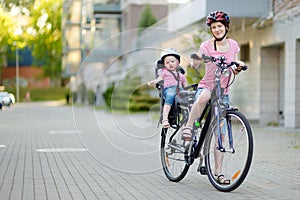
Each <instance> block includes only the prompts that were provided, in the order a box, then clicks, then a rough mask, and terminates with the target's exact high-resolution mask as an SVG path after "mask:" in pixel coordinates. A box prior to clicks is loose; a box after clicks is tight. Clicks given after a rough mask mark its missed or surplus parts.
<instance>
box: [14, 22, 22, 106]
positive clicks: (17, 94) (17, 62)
mask: <svg viewBox="0 0 300 200" xmlns="http://www.w3.org/2000/svg"><path fill="white" fill-rule="evenodd" d="M22 33H23V30H22V27H17V29H16V30H15V33H14V34H15V36H16V37H20V35H22ZM14 46H15V47H16V100H17V101H16V102H19V100H20V91H19V88H20V86H19V49H18V45H17V42H14Z"/></svg>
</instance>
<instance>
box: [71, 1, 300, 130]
mask: <svg viewBox="0 0 300 200" xmlns="http://www.w3.org/2000/svg"><path fill="white" fill-rule="evenodd" d="M87 1H88V0H86V2H87ZM74 2H75V1H74ZM80 2H81V3H82V1H80ZM91 2H92V5H93V6H92V10H93V13H92V16H91V18H93V19H94V21H93V20H92V19H91V22H90V25H88V24H87V25H83V24H82V23H81V29H80V31H79V33H80V34H81V37H79V38H81V39H80V40H81V43H80V44H81V46H80V48H81V60H84V57H85V56H84V55H85V54H88V55H89V56H88V58H86V59H85V62H84V63H86V66H83V67H80V69H79V70H78V71H79V72H80V71H85V72H86V73H81V74H82V75H81V76H79V77H80V78H79V79H82V80H83V82H85V83H87V84H86V85H88V84H90V86H89V87H91V88H94V89H95V88H99V86H100V87H103V88H105V87H106V85H105V84H103V82H101V84H99V74H98V75H97V76H94V78H91V77H92V75H86V74H94V75H95V74H97V73H100V74H102V75H100V76H101V77H105V78H106V79H107V80H108V79H110V81H112V80H114V78H112V77H113V75H116V74H118V73H119V72H120V71H122V70H124V69H126V68H127V69H129V68H130V66H139V68H138V70H141V69H142V68H143V67H142V66H146V65H147V67H145V68H147V69H148V64H149V63H150V62H152V64H153V63H154V61H155V58H157V57H158V56H159V52H160V50H161V49H163V48H166V47H170V46H172V47H174V48H176V49H177V50H178V51H179V52H180V53H181V54H182V58H183V59H182V62H181V65H182V66H187V65H188V63H189V55H190V53H191V52H193V51H197V50H198V48H199V47H197V46H193V45H192V44H193V36H194V35H195V34H199V31H200V32H201V33H203V35H202V37H203V39H205V38H207V37H210V36H209V35H207V34H205V33H207V32H209V31H208V28H207V26H206V25H205V18H206V16H207V15H208V14H209V13H210V12H212V11H215V10H223V11H225V12H227V13H228V14H229V15H230V16H231V24H230V32H229V36H230V37H231V38H233V39H235V40H236V41H238V43H239V45H240V47H241V52H240V57H241V60H244V61H245V63H246V64H247V65H248V66H249V68H248V70H247V71H246V72H243V73H240V75H239V76H237V77H236V83H235V84H233V85H232V87H231V104H232V105H236V106H238V107H239V109H240V110H241V111H242V112H243V113H245V115H246V116H247V117H248V118H249V119H251V120H255V121H259V122H260V123H261V124H263V125H266V124H279V125H282V126H285V127H292V128H299V127H300V59H299V58H300V32H299V25H300V15H299V11H300V0H293V1H292V0H252V1H248V0H242V1H241V0H226V1H219V0H191V1H188V3H185V4H182V5H180V6H176V5H175V6H174V5H172V6H171V7H170V6H169V4H168V5H167V11H166V10H164V9H166V7H164V6H166V4H165V3H167V2H163V3H161V2H162V1H157V2H159V3H157V5H156V6H160V7H159V8H158V7H156V8H155V9H154V10H155V11H156V12H157V13H155V15H157V16H159V18H161V20H160V21H159V22H158V23H157V24H155V25H154V26H152V27H151V28H148V29H147V30H145V31H143V32H142V33H140V34H137V32H136V30H135V28H136V27H137V25H136V23H137V18H138V16H135V15H136V13H138V10H139V12H141V9H138V8H139V7H142V6H144V5H146V4H147V3H149V2H156V1H142V0H140V1H139V0H135V1H133V0H121V1H108V0H107V1H106V0H98V1H96V0H95V1H92V0H91ZM95 2H98V4H102V5H103V4H110V3H111V2H113V3H114V2H117V4H119V6H120V7H119V8H120V12H117V13H105V9H104V10H102V11H101V13H95ZM154 4H155V3H154ZM162 4H163V5H162ZM82 5H83V4H82ZM84 5H87V3H86V4H84ZM152 6H153V5H152ZM102 8H104V7H102ZM106 9H112V8H111V7H110V8H107V7H106ZM81 12H82V11H81ZM108 14H111V15H108ZM112 15H115V16H112ZM164 15H165V17H164ZM83 16H84V15H83ZM86 16H87V13H86ZM97 16H99V20H98V22H103V24H101V23H99V26H98V28H93V24H97ZM108 16H109V17H108ZM105 17H108V18H110V19H111V18H113V20H111V21H110V20H108V21H107V22H106V23H104V22H105V20H102V18H105ZM100 24H101V25H100ZM105 25H107V26H113V27H111V28H109V27H107V26H105ZM96 26H97V25H95V26H94V27H96ZM84 27H86V28H84ZM97 30H99V32H98V33H93V31H95V32H97ZM100 30H102V31H100ZM108 30H109V31H108ZM76 32H77V31H76ZM84 34H85V36H83V35H84ZM88 34H90V35H88ZM97 34H98V35H97ZM91 38H92V39H93V40H92V41H91ZM107 38H108V39H107ZM86 40H88V41H89V42H87V41H86ZM99 43H101V45H99V46H95V44H99ZM82 44H84V45H82ZM87 44H92V45H91V46H88V45H87ZM93 45H94V46H93ZM87 47H88V48H87ZM125 47H126V48H125ZM74 48H75V49H76V48H77V47H74ZM114 49H115V51H114ZM150 51H151V52H150ZM149 52H150V53H149ZM148 53H149V54H148ZM137 58H139V59H137ZM88 59H90V60H88ZM87 63H90V64H87ZM91 63H94V67H92V66H91V65H93V64H91ZM81 64H82V62H81ZM66 66H67V64H66ZM108 66H109V67H108ZM152 67H153V66H152ZM84 69H85V70H84ZM88 69H90V70H88ZM97 70H98V72H97V73H95V71H97ZM110 70H111V71H110ZM148 70H149V69H148ZM88 71H89V73H87V72H88ZM140 73H141V74H143V76H144V77H145V80H147V79H148V80H149V79H151V78H153V74H152V73H151V72H150V71H143V70H141V72H140ZM103 74H104V75H103ZM120 74H121V73H120ZM110 76H111V77H110ZM96 79H97V80H96ZM100 79H101V78H100ZM91 80H93V81H91ZM91 82H94V83H93V84H91ZM99 93H100V92H99Z"/></svg>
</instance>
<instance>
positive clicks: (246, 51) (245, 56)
mask: <svg viewBox="0 0 300 200" xmlns="http://www.w3.org/2000/svg"><path fill="white" fill-rule="evenodd" d="M241 60H242V61H244V62H249V61H250V47H249V43H247V44H243V45H241Z"/></svg>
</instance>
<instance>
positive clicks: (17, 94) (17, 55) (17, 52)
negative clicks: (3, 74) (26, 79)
mask: <svg viewBox="0 0 300 200" xmlns="http://www.w3.org/2000/svg"><path fill="white" fill-rule="evenodd" d="M19 88H20V86H19V50H18V46H16V97H17V102H19V100H20V91H19Z"/></svg>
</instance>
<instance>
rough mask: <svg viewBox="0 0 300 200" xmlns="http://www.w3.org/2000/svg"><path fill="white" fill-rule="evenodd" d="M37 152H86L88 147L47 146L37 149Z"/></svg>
mask: <svg viewBox="0 0 300 200" xmlns="http://www.w3.org/2000/svg"><path fill="white" fill-rule="evenodd" d="M36 151H37V152H46V153H48V152H49V153H56V152H85V151H88V149H84V148H46V149H37V150H36Z"/></svg>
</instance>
